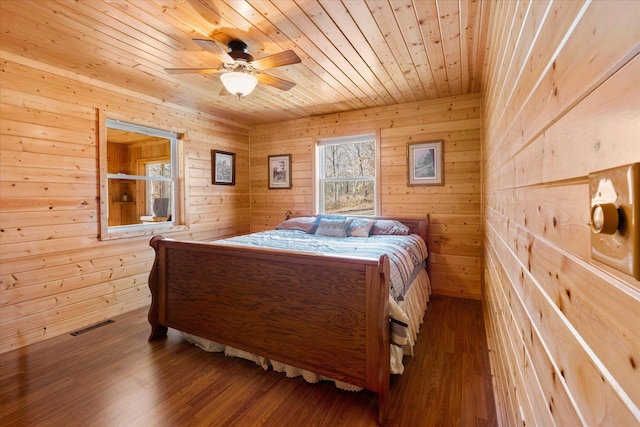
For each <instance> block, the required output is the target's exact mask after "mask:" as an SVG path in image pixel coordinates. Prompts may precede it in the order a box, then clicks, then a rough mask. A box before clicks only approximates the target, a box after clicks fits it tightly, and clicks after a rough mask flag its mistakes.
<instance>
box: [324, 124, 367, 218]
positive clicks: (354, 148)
mask: <svg viewBox="0 0 640 427" xmlns="http://www.w3.org/2000/svg"><path fill="white" fill-rule="evenodd" d="M320 161H321V165H320V166H321V167H320V170H321V174H320V175H321V176H320V182H321V184H320V191H321V194H320V197H319V198H320V204H321V205H322V209H321V211H322V212H324V213H340V214H352V215H356V214H358V215H374V214H375V173H376V141H375V139H374V138H373V136H372V135H367V136H363V137H362V138H349V139H348V141H347V142H345V141H336V142H335V143H331V142H330V141H329V142H327V141H324V142H322V143H321V145H320Z"/></svg>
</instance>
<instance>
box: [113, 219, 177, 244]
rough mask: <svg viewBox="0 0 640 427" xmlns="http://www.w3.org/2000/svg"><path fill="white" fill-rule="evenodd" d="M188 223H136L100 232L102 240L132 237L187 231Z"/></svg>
mask: <svg viewBox="0 0 640 427" xmlns="http://www.w3.org/2000/svg"><path fill="white" fill-rule="evenodd" d="M188 229H189V227H187V226H186V225H177V224H172V223H165V224H161V223H154V224H134V225H122V226H115V227H113V226H112V227H109V229H108V230H107V232H106V233H100V240H116V239H127V238H130V237H140V236H153V235H155V234H167V233H173V232H177V231H186V230H188Z"/></svg>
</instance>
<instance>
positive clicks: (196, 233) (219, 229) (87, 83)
mask: <svg viewBox="0 0 640 427" xmlns="http://www.w3.org/2000/svg"><path fill="white" fill-rule="evenodd" d="M0 57H1V58H2V96H1V100H0V170H1V178H0V221H1V227H0V243H1V245H0V352H4V351H7V350H10V349H13V348H17V347H20V346H24V345H27V344H30V343H33V342H37V341H40V340H42V339H45V338H47V337H50V336H55V335H59V334H62V333H67V332H70V331H73V330H76V329H80V328H83V327H86V326H89V325H92V324H95V323H98V322H100V321H102V320H105V319H107V318H110V317H113V316H115V315H118V314H120V313H123V312H126V311H129V310H132V309H134V308H137V307H141V306H144V305H147V304H149V302H150V299H149V291H148V288H147V277H148V274H149V271H150V269H151V264H152V262H153V250H152V249H151V248H150V247H149V245H148V242H149V238H148V237H141V238H128V239H122V240H111V241H100V240H99V239H98V237H97V236H98V234H99V222H100V221H99V220H100V215H99V212H98V209H99V176H98V173H99V172H98V157H97V156H98V154H97V153H98V148H97V129H98V124H97V120H98V115H97V113H96V111H97V110H96V109H103V110H105V111H106V112H107V115H109V114H110V113H112V114H116V115H117V118H118V119H121V120H125V121H130V122H132V123H137V124H142V125H146V126H151V127H158V128H161V129H165V130H170V131H175V132H180V133H183V134H184V136H185V140H184V153H185V156H184V157H185V163H186V164H185V167H186V170H187V172H186V174H185V180H186V193H187V194H186V197H187V198H188V217H187V222H188V225H189V230H188V231H187V232H182V233H179V234H177V235H176V234H174V235H171V237H176V238H187V239H193V240H207V239H213V238H217V237H221V236H225V235H231V234H237V233H243V232H247V231H248V230H249V131H248V129H247V128H246V127H244V126H239V125H234V124H230V123H228V122H226V121H224V120H218V119H216V118H213V117H211V116H207V115H205V114H201V113H197V112H195V111H191V110H187V109H184V108H181V107H177V106H172V105H169V104H166V103H163V102H162V101H161V100H158V99H154V98H150V97H146V96H142V95H139V94H136V93H132V92H130V91H127V90H126V89H123V88H117V87H112V86H108V85H105V84H101V83H100V82H98V81H95V80H89V79H86V78H81V77H78V76H76V75H73V74H70V73H68V72H63V71H61V70H58V69H55V68H52V67H48V66H45V65H43V64H40V63H35V62H32V61H27V60H24V59H22V58H20V57H17V56H15V55H13V54H9V53H6V52H0ZM213 148H217V149H223V150H228V151H233V152H235V153H237V176H236V180H237V182H238V184H237V185H236V186H235V187H231V186H214V185H212V184H211V154H210V151H211V149H213Z"/></svg>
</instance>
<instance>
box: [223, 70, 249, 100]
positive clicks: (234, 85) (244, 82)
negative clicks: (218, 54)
mask: <svg viewBox="0 0 640 427" xmlns="http://www.w3.org/2000/svg"><path fill="white" fill-rule="evenodd" d="M220 80H221V81H222V84H223V85H224V87H225V89H227V91H229V93H232V94H234V95H237V96H238V98H240V97H243V96H247V95H249V94H250V93H251V92H252V91H253V89H255V87H256V85H257V84H258V79H256V77H255V76H254V75H252V74H248V73H241V72H237V71H233V72H230V73H224V74H222V75H221V76H220Z"/></svg>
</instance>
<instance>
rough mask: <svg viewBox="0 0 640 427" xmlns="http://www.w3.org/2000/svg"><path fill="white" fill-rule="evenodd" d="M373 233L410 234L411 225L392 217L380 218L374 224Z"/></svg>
mask: <svg viewBox="0 0 640 427" xmlns="http://www.w3.org/2000/svg"><path fill="white" fill-rule="evenodd" d="M371 234H409V227H407V226H406V225H404V224H403V223H401V222H399V221H396V220H392V219H379V220H377V221H376V223H375V224H374V225H373V228H372V229H371Z"/></svg>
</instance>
